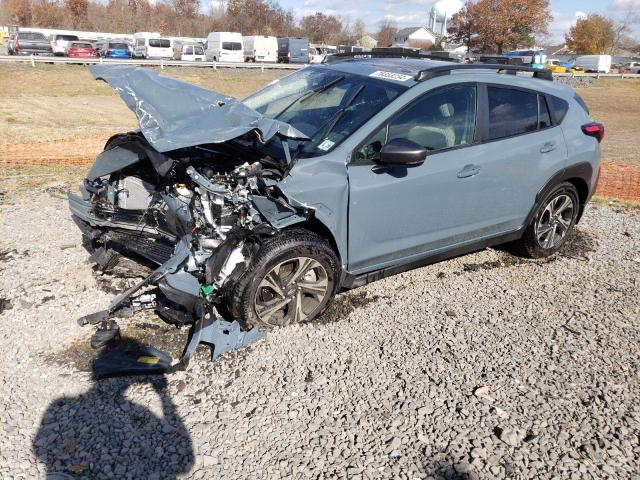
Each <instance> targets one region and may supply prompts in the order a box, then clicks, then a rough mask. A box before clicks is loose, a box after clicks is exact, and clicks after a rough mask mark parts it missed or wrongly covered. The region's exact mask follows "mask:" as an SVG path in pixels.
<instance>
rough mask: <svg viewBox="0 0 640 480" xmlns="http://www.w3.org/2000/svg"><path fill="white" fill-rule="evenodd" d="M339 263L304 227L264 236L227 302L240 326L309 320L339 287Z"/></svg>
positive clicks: (283, 324)
mask: <svg viewBox="0 0 640 480" xmlns="http://www.w3.org/2000/svg"><path fill="white" fill-rule="evenodd" d="M339 275H340V261H339V260H338V257H337V255H336V254H335V252H334V251H333V249H332V248H331V246H330V245H329V243H328V242H327V241H326V240H324V239H323V238H322V237H320V236H318V235H316V234H314V233H311V232H309V231H306V230H302V229H292V230H289V231H284V232H282V233H281V234H279V235H278V236H276V237H274V238H272V239H270V240H267V241H266V242H265V243H264V244H263V245H262V247H261V248H260V250H259V251H258V252H257V253H256V254H255V255H254V257H253V259H252V260H251V263H250V265H249V267H248V268H247V271H246V272H245V273H244V274H243V276H242V277H241V278H240V279H239V280H238V282H237V283H236V284H235V286H234V287H233V288H232V291H231V292H230V295H228V296H227V300H226V302H225V304H226V305H225V306H226V308H227V309H228V310H229V313H231V315H232V316H233V317H234V318H235V319H237V320H238V321H239V322H240V323H241V324H243V325H246V326H260V327H266V328H273V327H280V326H285V325H291V324H294V323H300V322H307V321H310V320H312V319H314V318H316V317H317V316H318V315H320V314H321V313H322V312H324V310H325V309H326V307H327V305H328V304H329V302H330V301H331V299H332V298H333V296H334V295H335V293H336V290H337V288H338V283H339V280H338V279H339Z"/></svg>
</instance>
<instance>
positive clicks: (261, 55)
mask: <svg viewBox="0 0 640 480" xmlns="http://www.w3.org/2000/svg"><path fill="white" fill-rule="evenodd" d="M242 45H243V46H244V60H245V62H272V63H276V62H277V61H278V38H277V37H265V36H263V35H252V36H248V37H242Z"/></svg>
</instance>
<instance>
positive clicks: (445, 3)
mask: <svg viewBox="0 0 640 480" xmlns="http://www.w3.org/2000/svg"><path fill="white" fill-rule="evenodd" d="M462 7H464V3H462V2H461V1H460V0H440V1H438V2H436V3H435V4H434V5H433V7H431V12H429V24H428V25H427V26H428V27H429V28H430V29H431V30H432V31H433V32H434V33H436V34H438V35H440V36H442V37H443V36H445V35H446V34H447V23H448V22H449V20H451V17H453V16H454V15H455V14H456V13H458V12H459V11H460V10H461V9H462Z"/></svg>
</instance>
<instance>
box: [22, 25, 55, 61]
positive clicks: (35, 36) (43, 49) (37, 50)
mask: <svg viewBox="0 0 640 480" xmlns="http://www.w3.org/2000/svg"><path fill="white" fill-rule="evenodd" d="M12 50H13V53H14V54H15V55H48V56H51V55H53V51H52V49H51V44H50V43H49V39H48V38H47V37H45V36H44V34H42V33H39V32H22V31H20V32H18V33H17V34H16V38H15V42H14V43H13V46H12Z"/></svg>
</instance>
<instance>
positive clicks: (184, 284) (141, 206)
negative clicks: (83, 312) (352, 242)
mask: <svg viewBox="0 0 640 480" xmlns="http://www.w3.org/2000/svg"><path fill="white" fill-rule="evenodd" d="M128 68H129V70H124V72H126V73H127V75H129V76H130V77H132V78H131V79H130V81H134V80H135V81H139V80H140V78H143V79H146V80H149V78H151V80H153V81H157V78H156V77H157V75H156V76H155V77H154V76H153V75H155V74H150V73H148V72H146V71H144V72H137V73H136V71H134V70H140V69H134V70H131V69H130V67H128ZM92 72H93V73H94V76H96V77H97V78H102V77H98V72H102V73H104V72H106V73H109V74H111V70H104V69H100V68H98V69H94V70H92ZM115 73H118V72H115ZM140 75H142V77H140ZM106 76H107V77H108V75H106ZM139 77H140V78H139ZM113 78H114V79H115V80H113V82H112V81H110V80H109V83H110V84H111V85H112V86H113V87H114V88H115V89H116V91H117V92H118V93H119V94H120V95H121V96H122V97H123V99H125V101H126V103H127V104H128V105H129V106H130V107H132V110H134V111H135V112H136V114H137V116H138V118H139V121H140V125H141V131H139V132H131V133H127V134H122V135H116V136H114V137H112V138H111V139H109V141H108V142H107V144H106V146H105V150H104V151H103V152H102V153H101V154H100V155H98V157H97V159H96V161H95V163H94V165H93V166H92V168H91V170H90V172H89V174H88V175H87V177H86V179H85V180H84V182H83V184H82V185H81V188H80V190H81V195H79V196H78V195H74V194H70V195H69V205H70V209H71V212H72V214H73V219H74V221H75V222H76V224H77V225H78V226H79V228H80V229H81V230H82V232H83V236H84V238H85V246H86V248H87V249H88V250H89V251H90V252H91V253H92V255H91V260H93V261H94V262H96V263H97V264H98V265H99V266H100V267H101V268H103V269H106V268H108V267H109V266H110V264H112V263H114V262H117V258H118V256H119V255H121V254H125V255H127V256H129V255H137V256H139V257H143V259H145V261H147V262H148V263H151V264H153V265H154V266H155V267H156V268H155V269H154V270H153V271H152V273H151V274H150V275H149V276H147V277H146V278H145V279H144V280H142V281H141V282H140V283H138V284H136V285H134V286H133V287H131V288H129V289H128V290H126V291H124V292H122V293H121V294H120V295H118V296H117V297H116V298H115V299H114V300H113V302H112V303H111V305H110V306H109V307H108V309H106V310H104V311H101V312H97V313H95V314H91V315H88V316H85V317H82V318H81V319H80V320H79V323H80V324H81V325H89V324H90V325H95V326H97V327H98V328H97V331H96V333H95V334H94V336H93V338H92V346H94V347H96V348H98V347H102V346H104V345H106V344H107V343H108V342H109V341H111V340H112V339H114V338H115V337H117V336H118V335H119V327H118V325H117V322H116V320H117V319H119V318H124V317H128V316H131V315H133V314H135V313H136V312H137V311H140V310H143V309H153V310H154V311H155V312H156V313H157V314H158V315H159V316H160V317H161V318H162V319H163V320H165V321H166V322H168V323H171V324H175V325H177V326H182V325H193V328H194V329H195V332H194V333H193V334H192V335H191V338H192V342H191V343H190V344H189V345H188V346H187V348H186V349H185V354H184V356H183V359H182V360H183V363H184V362H186V361H188V357H189V356H190V355H191V354H192V353H193V350H195V346H197V341H199V340H200V339H201V338H200V337H201V336H202V337H203V338H206V339H207V340H203V341H207V343H210V344H214V345H215V351H214V355H215V356H217V355H219V354H220V353H222V352H223V351H225V350H228V349H230V348H233V346H234V345H235V346H239V345H241V344H243V343H244V342H249V341H254V340H256V339H258V338H260V337H261V336H263V335H264V334H263V332H260V331H256V330H257V329H256V328H253V331H251V330H250V329H249V330H248V331H247V328H245V326H244V325H240V324H238V322H235V321H232V322H228V321H226V320H221V319H220V317H221V315H220V312H224V311H225V309H226V307H225V295H226V294H227V292H228V291H229V288H230V287H231V286H232V285H233V283H234V282H235V281H237V279H238V278H239V277H240V276H241V275H242V274H243V273H244V272H245V271H246V269H247V267H248V265H249V262H250V261H251V258H252V256H253V255H254V254H255V253H256V252H257V251H258V250H259V248H260V245H261V243H262V242H263V241H264V240H265V239H267V238H270V237H272V236H273V235H275V234H277V233H278V231H279V229H281V228H283V227H285V226H287V225H290V224H294V223H298V222H300V221H304V220H305V219H307V218H309V216H310V215H311V214H312V211H311V210H310V209H308V208H306V207H304V206H302V205H298V206H296V207H294V206H292V205H291V204H290V203H289V202H288V201H287V199H286V198H285V196H284V195H283V194H282V192H281V191H280V190H279V188H278V185H277V184H278V182H279V181H280V180H281V179H282V178H283V177H284V176H286V175H287V173H288V171H289V170H290V168H291V166H292V164H293V162H292V160H291V157H290V152H289V147H288V144H287V139H288V138H294V137H298V138H300V137H302V138H304V136H303V134H301V133H300V132H297V131H296V130H295V129H293V128H292V127H290V126H287V125H286V124H282V123H281V122H277V121H275V120H271V119H268V118H266V117H260V115H259V114H258V113H257V112H255V111H253V110H251V109H249V108H248V107H244V106H243V105H242V104H239V102H237V101H235V100H233V99H226V98H225V100H224V101H222V100H216V101H217V103H215V104H212V105H215V106H216V108H220V109H222V108H223V107H227V108H229V109H230V111H226V112H225V111H222V110H221V111H220V112H218V113H217V115H218V116H217V117H214V119H216V118H219V119H220V123H224V122H226V121H232V122H234V125H235V127H234V128H235V130H234V128H231V129H230V130H232V132H231V133H226V134H224V135H223V134H222V133H220V132H223V129H222V128H220V129H219V131H218V132H217V133H216V135H217V137H215V138H213V139H212V141H210V142H209V143H200V144H195V145H182V146H180V147H179V148H175V149H172V150H167V149H168V148H170V147H171V146H172V145H175V142H173V137H172V135H169V134H167V133H166V131H165V130H162V129H161V128H159V126H161V125H162V124H163V121H162V116H161V115H159V114H158V113H157V112H156V117H155V118H151V119H150V116H149V111H141V109H142V107H141V105H143V106H144V105H145V103H144V101H143V100H141V99H139V98H138V99H137V101H136V102H133V103H130V102H129V101H127V98H128V97H127V98H125V97H126V96H127V95H129V96H131V95H134V94H135V92H134V91H133V90H132V89H131V88H128V89H127V90H126V92H125V91H124V90H121V89H119V88H118V86H117V85H118V82H120V81H121V78H120V76H118V75H115V76H114V77H113ZM105 80H106V79H105ZM165 80H166V79H162V81H163V82H164V81H165ZM171 81H172V82H175V81H173V80H171ZM193 88H197V87H193ZM132 92H133V93H132ZM205 92H207V93H206V95H209V94H211V95H214V96H219V94H216V93H215V92H208V91H205ZM200 95H201V96H202V95H205V94H202V93H200ZM216 98H217V97H216ZM210 100H211V99H210ZM193 108H201V107H199V106H198V105H197V104H194V106H193ZM246 110H248V112H247V111H246ZM239 111H241V113H243V114H246V118H241V119H240V120H244V123H246V125H244V124H243V122H242V121H240V126H241V127H242V128H239V127H238V122H239V119H238V118H237V117H238V116H239V115H240V114H239ZM181 113H182V115H183V116H185V117H188V116H189V111H188V109H187V110H185V111H183V112H181ZM234 115H235V117H236V118H231V119H229V116H234ZM176 122H177V123H179V122H180V120H179V119H176V118H175V115H174V118H173V122H172V123H171V125H172V126H175V123H176ZM149 129H151V131H149ZM238 133H239V135H238V136H234V135H236V134H238ZM226 136H228V137H230V138H225V137H226ZM267 137H269V138H270V139H272V141H273V142H279V143H278V144H279V145H280V146H281V149H282V150H281V151H282V152H284V155H283V157H284V158H274V157H272V156H270V155H269V154H268V153H265V152H264V149H262V148H258V147H259V146H261V145H263V144H264V143H265V142H266V140H267ZM180 138H182V137H180ZM199 140H201V138H198V139H197V140H196V141H199ZM160 147H162V148H160ZM161 150H162V151H161ZM217 320H220V322H222V323H220V322H218V323H216V321H217ZM196 324H197V325H196ZM221 325H222V327H221ZM230 335H231V336H232V337H233V338H231V337H230ZM194 341H196V344H195V346H194V345H193V342H194Z"/></svg>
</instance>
